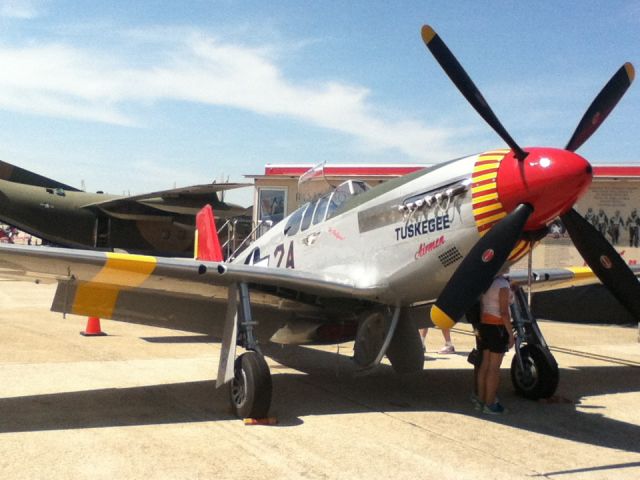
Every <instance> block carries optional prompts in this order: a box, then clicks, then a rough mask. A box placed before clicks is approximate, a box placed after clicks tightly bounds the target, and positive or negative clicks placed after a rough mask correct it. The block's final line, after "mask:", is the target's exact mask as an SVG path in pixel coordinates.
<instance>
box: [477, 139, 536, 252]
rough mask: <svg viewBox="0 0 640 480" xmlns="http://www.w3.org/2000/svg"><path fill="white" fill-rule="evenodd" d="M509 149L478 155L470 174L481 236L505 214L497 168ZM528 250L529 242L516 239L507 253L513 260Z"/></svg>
mask: <svg viewBox="0 0 640 480" xmlns="http://www.w3.org/2000/svg"><path fill="white" fill-rule="evenodd" d="M507 153H509V150H493V151H491V152H486V153H483V154H481V155H479V156H478V160H477V161H476V163H475V165H474V167H473V174H472V175H471V204H472V208H473V217H474V219H475V221H476V227H477V228H478V233H479V234H480V236H481V237H482V236H483V235H484V234H485V233H487V232H488V231H489V230H490V229H491V227H493V226H494V225H495V224H496V223H497V222H499V221H500V220H502V219H503V218H504V217H506V216H507V212H506V211H505V209H504V207H503V206H502V203H501V202H500V198H499V196H498V184H497V182H496V178H497V177H498V169H499V168H500V162H502V159H503V158H504V157H505V155H506V154H507ZM528 251H529V242H526V241H524V240H520V241H518V243H517V244H516V246H515V248H514V249H513V250H512V251H511V253H510V254H509V261H510V262H515V261H517V260H519V259H520V258H522V257H523V256H524V255H525V254H526V253H527V252H528Z"/></svg>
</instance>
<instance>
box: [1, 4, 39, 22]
mask: <svg viewBox="0 0 640 480" xmlns="http://www.w3.org/2000/svg"><path fill="white" fill-rule="evenodd" d="M36 16H38V8H37V6H36V3H34V2H32V1H29V0H0V17H5V18H17V19H21V20H27V19H30V18H35V17H36Z"/></svg>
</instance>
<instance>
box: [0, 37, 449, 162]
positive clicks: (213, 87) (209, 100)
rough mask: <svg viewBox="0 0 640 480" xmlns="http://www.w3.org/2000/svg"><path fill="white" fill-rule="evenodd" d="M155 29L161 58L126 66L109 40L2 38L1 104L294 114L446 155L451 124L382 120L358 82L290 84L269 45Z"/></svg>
mask: <svg viewBox="0 0 640 480" xmlns="http://www.w3.org/2000/svg"><path fill="white" fill-rule="evenodd" d="M183 33H184V32H183ZM156 34H157V32H155V31H154V32H153V34H152V35H149V36H148V37H147V38H145V40H144V42H143V43H144V48H146V49H150V53H151V52H152V53H153V57H154V58H157V59H158V61H157V62H156V64H155V65H151V66H146V65H145V66H141V65H140V64H129V63H128V62H129V61H128V60H127V58H126V57H125V56H124V54H122V55H123V56H122V57H118V56H117V55H118V51H119V50H118V49H117V48H115V47H114V48H112V49H111V50H110V51H108V53H105V52H99V51H92V50H90V49H88V48H83V47H79V46H71V45H66V44H60V43H57V44H56V43H49V44H45V43H40V44H37V45H29V46H22V47H15V46H0V65H2V66H3V72H4V73H3V75H1V76H0V108H3V109H9V110H14V111H21V112H26V113H32V114H37V115H50V116H58V117H63V118H73V119H81V120H89V121H98V122H106V123H112V124H119V125H136V124H140V123H143V122H142V121H141V119H139V118H134V117H132V116H131V115H130V114H125V113H124V112H125V110H126V111H127V112H130V111H131V108H128V107H130V106H131V105H132V104H133V105H136V106H145V105H150V104H154V103H157V102H161V101H167V100H172V101H175V100H181V101H188V102H196V103H201V104H208V105H212V106H223V107H231V108H236V109H243V110H246V111H250V112H255V113H257V114H261V115H270V116H284V117H288V118H292V119H296V120H300V121H303V122H306V123H309V124H312V125H315V126H320V127H323V128H327V129H332V130H335V131H338V132H342V133H345V134H347V135H350V136H353V137H355V138H356V139H357V140H358V141H359V142H360V143H363V144H365V145H367V146H368V147H369V148H373V149H397V150H399V151H401V152H403V153H404V154H405V155H407V156H409V157H412V158H415V159H420V160H423V161H424V160H427V161H432V160H436V159H441V158H443V156H444V157H447V156H449V155H450V154H451V152H450V151H448V149H447V147H446V143H447V140H448V139H449V138H450V137H451V136H452V133H453V132H452V131H450V130H446V129H437V128H429V127H427V126H426V125H424V124H422V123H420V122H418V121H415V120H411V119H404V120H402V119H401V120H390V119H387V118H385V116H384V114H383V113H381V111H379V110H377V109H376V107H375V105H373V104H372V103H371V102H370V100H369V97H370V92H369V91H368V89H366V88H365V87H362V86H357V85H348V84H345V83H341V82H339V81H333V82H313V81H312V80H307V81H306V82H305V83H304V84H296V83H295V82H293V81H291V80H289V79H287V78H285V76H284V75H283V73H282V70H281V69H280V68H279V67H278V65H277V63H276V62H275V60H274V59H273V55H272V54H271V52H270V51H269V50H268V49H265V48H250V47H247V46H243V45H237V44H231V43H225V42H221V41H219V40H217V39H214V38H212V37H210V36H206V35H204V34H202V33H191V34H190V35H180V36H169V38H167V37H164V38H162V39H160V40H158V41H156V42H155V43H154V40H153V38H154V36H155V35H156ZM168 40H169V41H168ZM171 40H172V41H171ZM141 48H142V47H141Z"/></svg>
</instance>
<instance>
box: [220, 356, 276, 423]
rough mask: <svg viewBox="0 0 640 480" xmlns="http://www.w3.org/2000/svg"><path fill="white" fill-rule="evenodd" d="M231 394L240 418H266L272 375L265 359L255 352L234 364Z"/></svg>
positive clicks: (232, 402)
mask: <svg viewBox="0 0 640 480" xmlns="http://www.w3.org/2000/svg"><path fill="white" fill-rule="evenodd" d="M229 394H230V397H231V405H232V407H233V411H234V413H235V414H236V415H237V416H238V417H239V418H264V417H266V416H267V414H268V413H269V406H270V405H271V373H270V372H269V366H268V365H267V362H266V361H265V359H264V357H263V356H262V355H261V354H259V353H258V352H255V351H252V350H250V351H248V352H246V353H243V354H242V355H240V356H239V357H238V358H237V359H236V361H235V364H234V375H233V380H231V383H230V384H229Z"/></svg>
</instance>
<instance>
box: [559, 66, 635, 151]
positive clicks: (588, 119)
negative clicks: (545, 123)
mask: <svg viewBox="0 0 640 480" xmlns="http://www.w3.org/2000/svg"><path fill="white" fill-rule="evenodd" d="M634 78H635V71H634V69H633V65H631V64H630V63H628V62H627V63H625V64H624V65H622V66H621V67H620V68H619V69H618V71H617V72H616V73H615V74H614V75H613V77H611V80H609V81H608V82H607V84H606V85H605V86H604V87H603V89H602V90H601V91H600V93H599V94H598V96H597V97H596V98H595V99H594V100H593V102H592V103H591V105H590V106H589V108H588V109H587V111H586V112H585V114H584V116H583V117H582V120H580V123H579V124H578V126H577V127H576V131H575V132H573V136H572V137H571V140H569V143H567V146H566V147H565V150H569V151H571V152H575V151H576V150H577V149H578V148H580V147H581V146H582V144H583V143H584V142H586V141H587V140H588V139H589V137H590V136H591V135H593V133H594V132H595V131H596V130H597V129H598V128H600V125H602V123H603V122H604V120H605V119H606V118H607V116H608V115H609V114H610V113H611V111H612V110H613V108H614V107H615V106H616V104H617V103H618V101H619V100H620V99H621V98H622V96H623V95H624V93H625V92H626V91H627V89H628V88H629V86H630V85H631V83H632V82H633V79H634Z"/></svg>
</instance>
